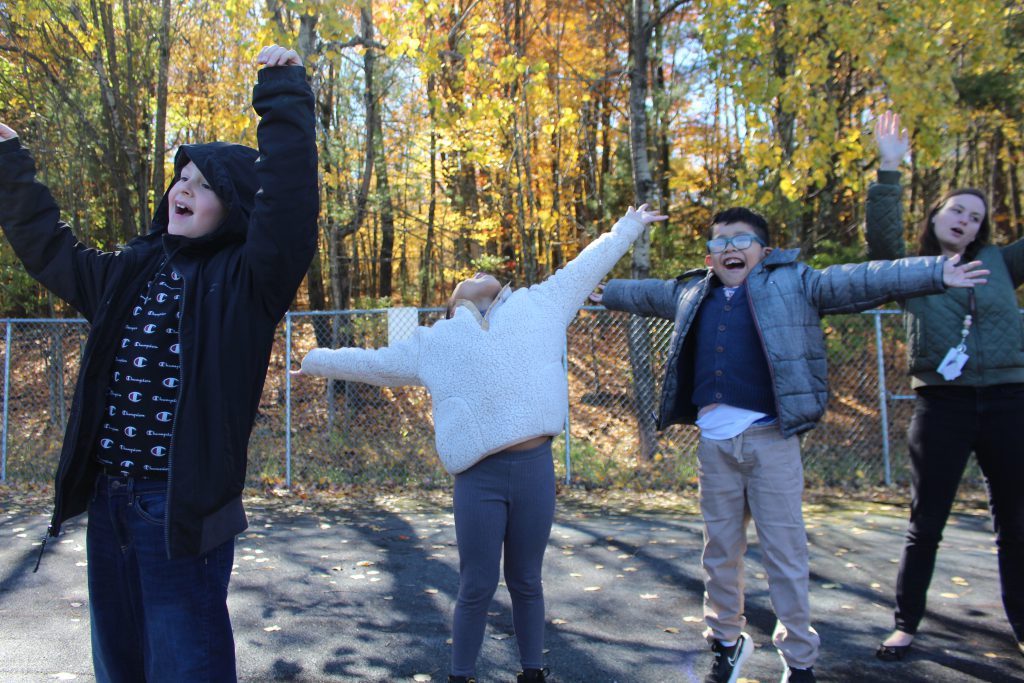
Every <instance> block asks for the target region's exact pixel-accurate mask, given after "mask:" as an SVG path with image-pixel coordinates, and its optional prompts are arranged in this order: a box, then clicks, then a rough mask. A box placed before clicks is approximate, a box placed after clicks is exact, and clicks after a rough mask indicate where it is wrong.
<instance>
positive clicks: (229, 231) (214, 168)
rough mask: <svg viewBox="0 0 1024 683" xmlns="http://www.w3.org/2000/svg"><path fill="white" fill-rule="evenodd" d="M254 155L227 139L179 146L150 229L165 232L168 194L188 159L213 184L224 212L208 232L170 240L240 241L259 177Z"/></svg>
mask: <svg viewBox="0 0 1024 683" xmlns="http://www.w3.org/2000/svg"><path fill="white" fill-rule="evenodd" d="M258 158H259V152H258V151H257V150H255V149H253V148H252V147H246V146H245V145H236V144H233V143H230V142H209V143H205V144H200V145H182V146H181V147H179V148H178V153H177V154H176V155H175V157H174V179H173V180H172V181H171V184H170V185H168V187H167V191H166V192H164V196H163V198H162V199H161V200H160V203H159V204H158V205H157V208H156V211H155V213H154V214H153V226H152V228H151V230H150V232H151V233H165V234H166V232H167V221H168V213H167V212H168V209H169V206H170V200H169V199H168V196H169V195H170V193H171V188H172V187H174V183H176V182H177V181H178V178H180V177H181V169H183V168H184V167H185V166H186V165H188V162H189V161H191V162H193V163H195V165H196V168H198V169H199V172H200V173H202V174H203V177H205V178H206V180H207V182H209V183H210V185H211V186H212V187H213V191H214V192H216V193H217V197H218V198H219V199H220V200H221V201H222V202H223V203H224V206H225V208H226V209H227V212H226V214H225V216H224V220H223V221H222V222H221V224H220V225H219V226H217V228H216V229H215V230H214V231H213V232H211V233H210V234H208V235H203V236H202V237H198V238H191V239H189V238H179V237H177V236H172V237H173V239H175V240H180V241H181V242H182V243H183V244H184V245H195V246H200V245H205V244H216V245H221V244H225V243H230V242H244V241H245V234H246V230H247V229H248V226H249V216H250V214H251V213H252V208H253V204H254V202H255V199H256V192H257V190H259V179H258V178H257V176H256V160H257V159H258Z"/></svg>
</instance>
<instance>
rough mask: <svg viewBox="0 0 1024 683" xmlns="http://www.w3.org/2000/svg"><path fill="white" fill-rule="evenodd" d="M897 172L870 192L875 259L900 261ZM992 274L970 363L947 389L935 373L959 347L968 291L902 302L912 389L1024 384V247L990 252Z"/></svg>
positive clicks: (979, 295) (981, 293) (970, 343)
mask: <svg viewBox="0 0 1024 683" xmlns="http://www.w3.org/2000/svg"><path fill="white" fill-rule="evenodd" d="M900 194H901V187H900V174H899V172H898V171H880V172H879V173H878V182H877V183H873V184H872V185H871V187H870V188H869V189H868V205H867V241H868V257H869V258H871V259H894V258H902V257H903V256H904V253H905V252H906V245H905V244H904V240H903V204H902V202H901V201H900ZM977 258H978V260H980V261H982V262H984V264H985V268H987V269H989V270H990V271H992V274H991V275H989V276H988V284H987V285H982V286H980V287H976V288H975V290H974V292H975V297H976V302H977V303H976V305H977V315H976V316H975V319H974V324H973V326H972V327H971V332H970V334H969V335H968V337H967V355H968V356H969V357H970V358H969V359H968V361H967V365H966V366H965V367H964V369H963V373H962V374H961V375H960V376H959V377H957V378H956V379H954V380H952V381H946V380H945V379H943V377H942V375H940V374H939V373H937V372H936V371H935V368H937V367H938V366H939V363H941V362H942V359H943V357H945V355H946V352H948V351H949V349H950V347H952V346H956V345H957V344H959V343H960V330H961V329H962V328H963V320H964V316H965V315H967V307H968V294H967V293H968V290H966V289H950V290H947V291H946V292H945V293H943V294H933V295H931V296H923V297H919V298H916V299H907V300H905V301H903V302H902V304H903V308H904V311H905V313H906V315H905V316H904V320H905V323H906V328H907V355H908V360H909V366H910V374H911V375H912V376H913V382H912V385H913V387H914V388H915V389H916V388H918V387H921V386H926V385H955V386H988V385H992V384H1009V383H1015V382H1024V323H1022V320H1021V315H1020V312H1019V310H1018V307H1017V297H1016V294H1015V290H1016V288H1017V287H1018V286H1020V284H1021V282H1024V240H1018V241H1016V242H1014V243H1013V244H1010V245H1007V246H1005V247H997V246H993V245H989V246H986V247H983V248H982V249H981V251H980V252H979V253H978V256H977Z"/></svg>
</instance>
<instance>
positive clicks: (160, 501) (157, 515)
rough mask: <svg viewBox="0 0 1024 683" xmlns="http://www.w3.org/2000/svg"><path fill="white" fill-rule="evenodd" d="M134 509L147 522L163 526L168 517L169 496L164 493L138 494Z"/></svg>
mask: <svg viewBox="0 0 1024 683" xmlns="http://www.w3.org/2000/svg"><path fill="white" fill-rule="evenodd" d="M134 507H135V512H137V513H138V515H139V517H141V518H142V519H144V520H145V521H147V522H149V523H150V524H156V525H158V526H163V524H164V518H165V517H166V516H167V494H166V493H164V492H163V491H154V492H152V493H141V494H138V495H136V496H135V503H134Z"/></svg>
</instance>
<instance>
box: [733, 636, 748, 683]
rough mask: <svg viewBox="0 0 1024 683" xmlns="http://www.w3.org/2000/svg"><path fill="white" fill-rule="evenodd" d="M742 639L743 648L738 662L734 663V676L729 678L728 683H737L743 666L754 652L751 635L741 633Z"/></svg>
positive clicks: (737, 659)
mask: <svg viewBox="0 0 1024 683" xmlns="http://www.w3.org/2000/svg"><path fill="white" fill-rule="evenodd" d="M740 639H741V640H742V641H743V647H741V648H740V652H739V656H738V657H737V658H736V661H734V662H733V663H732V675H731V676H729V681H728V683H736V681H738V680H739V679H740V674H741V673H742V671H743V664H744V663H745V662H746V661H747V660H748V659H750V655H751V654H753V652H754V641H753V640H751V638H750V634H749V633H740Z"/></svg>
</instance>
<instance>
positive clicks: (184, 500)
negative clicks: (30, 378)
mask: <svg viewBox="0 0 1024 683" xmlns="http://www.w3.org/2000/svg"><path fill="white" fill-rule="evenodd" d="M253 108H254V109H255V110H256V112H257V114H259V116H260V123H259V127H258V128H257V133H256V137H257V141H258V145H259V152H257V151H256V150H253V149H251V148H248V147H244V146H242V145H233V144H228V143H220V142H215V143H210V144H202V145H188V146H183V147H182V148H181V149H180V150H179V151H178V154H177V156H176V157H175V164H174V166H175V179H177V175H178V173H179V172H180V171H181V168H182V167H183V166H184V165H185V164H187V163H188V161H189V160H191V161H193V162H194V163H195V164H196V166H197V167H198V168H199V170H200V171H201V172H202V174H203V176H205V178H206V179H207V181H208V182H209V183H210V184H211V185H212V186H213V189H214V191H215V192H216V193H217V195H218V197H219V198H220V199H221V201H222V202H223V203H224V205H225V206H226V208H227V214H226V217H225V219H224V220H223V222H222V223H221V224H220V226H218V228H217V229H215V230H214V231H213V232H211V233H209V234H208V235H205V236H203V237H200V238H195V239H188V238H183V237H179V236H175V235H169V234H167V220H168V199H167V194H165V195H164V197H163V199H161V201H160V203H159V205H158V207H157V209H156V212H155V214H154V215H155V216H156V218H155V219H154V220H153V225H152V227H151V230H150V232H149V233H148V234H147V235H144V236H142V237H138V238H136V239H133V240H132V241H131V242H129V243H128V244H127V245H125V246H124V248H122V249H121V250H119V251H116V252H101V251H97V250H95V249H90V248H88V247H86V246H84V245H83V244H81V243H80V242H78V240H77V239H76V238H75V237H74V235H73V234H72V232H71V229H70V228H69V227H68V225H67V224H65V223H64V222H62V221H61V220H60V210H59V208H58V206H57V204H56V202H55V201H54V199H53V197H52V196H51V194H50V192H49V190H48V189H47V188H46V187H45V186H44V185H42V184H41V183H39V182H38V181H36V179H35V164H34V162H33V160H32V157H31V156H30V155H29V153H28V152H27V151H26V150H25V149H23V148H22V147H21V145H20V143H19V141H18V139H16V138H15V139H13V140H8V141H5V142H0V226H2V227H3V230H4V232H5V233H6V235H7V238H8V240H9V241H10V243H11V245H12V246H13V248H14V250H15V252H16V253H17V254H18V257H19V258H20V259H21V260H22V262H23V263H24V264H25V267H26V269H27V270H28V272H29V273H30V274H31V275H32V276H33V277H35V278H36V279H37V280H39V281H40V282H41V283H42V284H43V285H45V286H46V287H47V288H48V289H50V290H51V291H53V292H54V293H55V294H56V295H57V296H59V297H61V298H62V299H64V300H65V301H67V302H68V303H69V304H70V305H71V306H73V307H74V308H75V309H77V310H78V311H79V312H81V314H82V315H83V316H84V317H85V318H86V319H87V320H89V322H90V323H91V331H90V334H89V339H88V342H87V343H86V346H85V350H84V352H83V356H82V362H81V370H80V372H79V376H78V382H77V385H76V387H75V396H74V402H73V404H72V408H71V413H70V415H69V417H68V425H67V430H66V432H65V437H64V445H63V449H62V451H61V457H60V464H59V466H58V469H57V476H56V501H55V507H54V513H53V520H52V522H51V525H50V531H49V533H50V534H51V535H53V536H56V535H57V534H58V533H59V532H60V527H61V524H62V523H63V522H64V521H65V520H67V519H70V518H71V517H74V516H75V515H78V514H80V513H82V512H84V511H85V510H86V507H87V505H88V501H89V498H90V496H91V493H92V487H93V481H94V479H95V477H96V474H97V472H98V467H97V464H96V462H95V460H94V459H93V458H92V449H93V448H94V446H95V443H96V439H97V431H98V429H99V426H100V424H101V419H102V411H103V409H104V404H105V399H104V392H105V390H106V388H107V384H108V381H109V378H110V372H111V365H112V364H113V359H114V356H115V351H116V346H117V339H118V338H119V335H120V333H121V331H122V329H123V328H124V325H125V322H126V321H127V319H128V316H129V313H130V309H131V307H132V305H133V304H134V301H135V297H136V294H137V293H138V292H139V291H140V290H141V288H142V286H143V285H144V284H145V283H146V282H147V280H148V279H149V278H150V277H151V276H152V275H153V274H154V272H155V271H156V269H157V267H158V266H159V264H160V262H161V260H162V259H163V258H164V257H165V256H169V257H170V259H171V265H172V266H173V267H174V269H175V270H176V271H177V272H178V273H180V274H181V275H182V276H183V281H184V285H185V289H184V296H183V299H182V304H181V324H180V330H179V336H180V345H181V351H180V360H181V389H180V393H179V394H178V402H177V406H176V414H175V419H174V428H173V437H172V439H171V449H170V454H169V463H170V472H169V475H168V505H167V518H166V522H165V524H166V532H167V533H166V539H167V553H168V557H171V558H174V557H187V556H196V555H200V554H203V553H205V552H206V551H208V550H210V549H212V548H214V547H216V546H218V545H220V544H221V543H223V542H225V541H227V540H228V539H230V538H232V537H233V536H235V535H236V534H238V533H239V532H241V531H242V530H244V529H245V527H246V519H245V513H244V511H243V509H242V499H241V493H242V488H243V485H244V482H245V471H246V460H247V458H246V449H247V446H248V441H249V433H250V431H251V429H252V424H253V420H254V419H255V416H256V411H257V408H258V405H259V400H260V395H261V394H262V391H263V383H264V380H265V378H266V373H267V364H268V361H269V359H270V353H271V347H272V345H273V340H274V331H275V329H276V327H277V324H278V323H279V322H280V320H281V318H282V317H283V316H284V314H285V312H286V311H287V309H288V306H289V305H290V304H291V302H292V299H293V298H294V296H295V292H296V290H297V289H298V287H299V284H300V283H301V282H302V278H303V277H304V276H305V273H306V270H307V269H308V267H309V263H310V261H311V259H312V257H313V253H314V250H315V249H316V241H317V215H318V213H319V206H318V201H319V199H318V198H319V193H318V191H317V151H316V140H315V135H314V129H313V123H314V120H313V97H312V93H311V92H310V89H309V86H308V85H307V84H306V79H305V71H304V69H303V67H299V66H288V67H272V68H264V69H262V70H261V71H260V72H259V82H258V84H257V85H256V87H255V88H254V89H253ZM172 184H173V183H172Z"/></svg>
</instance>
